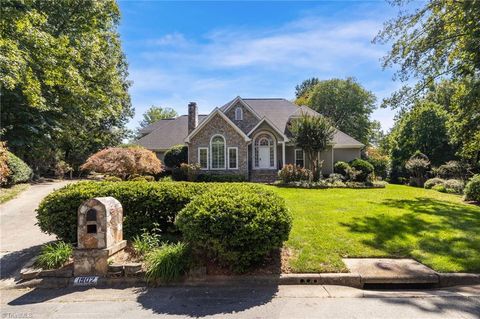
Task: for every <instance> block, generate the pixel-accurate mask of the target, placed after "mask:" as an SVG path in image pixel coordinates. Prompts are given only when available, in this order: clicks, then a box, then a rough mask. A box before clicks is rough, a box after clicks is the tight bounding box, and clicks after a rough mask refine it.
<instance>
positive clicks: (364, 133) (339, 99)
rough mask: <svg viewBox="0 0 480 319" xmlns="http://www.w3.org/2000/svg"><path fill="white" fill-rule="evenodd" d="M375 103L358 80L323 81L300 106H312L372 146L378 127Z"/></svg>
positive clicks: (334, 123)
mask: <svg viewBox="0 0 480 319" xmlns="http://www.w3.org/2000/svg"><path fill="white" fill-rule="evenodd" d="M305 96H307V98H306V99H305ZM375 101H376V98H375V96H374V95H373V93H371V92H369V91H367V90H366V89H364V88H363V87H362V86H361V85H360V84H359V83H358V82H357V81H356V80H355V79H353V78H347V79H345V80H343V79H331V80H325V81H319V82H318V83H316V84H315V85H313V86H311V87H310V89H309V90H308V91H306V92H305V93H304V95H303V96H301V97H299V98H298V99H297V101H296V103H297V104H306V105H308V106H309V107H310V108H312V109H314V110H315V111H317V112H319V113H320V114H322V115H324V116H326V117H328V118H330V119H331V120H332V123H333V125H334V126H335V127H336V128H338V129H339V130H341V131H342V132H345V133H346V134H348V135H350V136H352V137H354V138H355V139H357V140H358V141H360V142H362V143H364V144H368V143H369V138H370V137H371V136H372V130H374V129H376V128H377V126H376V124H375V123H374V122H372V121H371V120H370V115H371V114H372V112H373V110H374V109H375Z"/></svg>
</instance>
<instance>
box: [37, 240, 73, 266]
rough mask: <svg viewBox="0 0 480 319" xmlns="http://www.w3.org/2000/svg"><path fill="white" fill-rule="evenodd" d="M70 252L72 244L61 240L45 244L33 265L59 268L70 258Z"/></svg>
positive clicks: (71, 251)
mask: <svg viewBox="0 0 480 319" xmlns="http://www.w3.org/2000/svg"><path fill="white" fill-rule="evenodd" d="M72 253H73V247H72V245H71V244H68V243H65V242H63V241H59V242H56V243H53V244H46V245H44V246H43V247H42V252H41V253H40V256H38V258H37V260H36V261H35V265H36V266H37V267H40V268H43V269H55V268H60V267H62V266H63V265H64V264H65V263H66V262H67V261H68V260H69V259H70V257H71V256H72Z"/></svg>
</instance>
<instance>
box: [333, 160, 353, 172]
mask: <svg viewBox="0 0 480 319" xmlns="http://www.w3.org/2000/svg"><path fill="white" fill-rule="evenodd" d="M349 168H350V165H349V164H348V163H347V162H343V161H338V162H336V163H335V165H334V167H333V171H334V172H335V173H336V174H340V175H343V176H347V170H348V169H349Z"/></svg>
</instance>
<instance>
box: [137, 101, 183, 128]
mask: <svg viewBox="0 0 480 319" xmlns="http://www.w3.org/2000/svg"><path fill="white" fill-rule="evenodd" d="M176 116H178V114H177V111H175V110H174V109H172V108H170V107H160V106H155V105H152V106H151V107H150V108H149V109H148V110H146V111H145V113H143V119H142V121H141V122H140V127H141V128H143V127H146V126H148V125H150V124H152V123H155V122H157V121H159V120H163V119H169V118H173V117H176Z"/></svg>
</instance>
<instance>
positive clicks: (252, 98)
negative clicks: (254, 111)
mask: <svg viewBox="0 0 480 319" xmlns="http://www.w3.org/2000/svg"><path fill="white" fill-rule="evenodd" d="M242 100H285V101H288V100H287V99H285V98H283V97H242Z"/></svg>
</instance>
